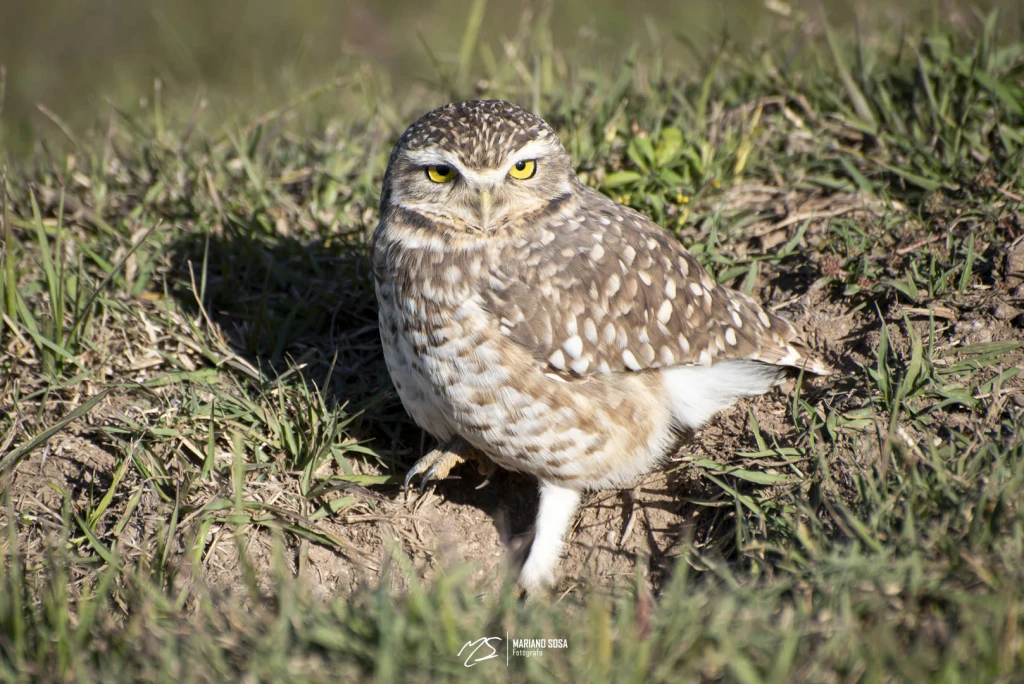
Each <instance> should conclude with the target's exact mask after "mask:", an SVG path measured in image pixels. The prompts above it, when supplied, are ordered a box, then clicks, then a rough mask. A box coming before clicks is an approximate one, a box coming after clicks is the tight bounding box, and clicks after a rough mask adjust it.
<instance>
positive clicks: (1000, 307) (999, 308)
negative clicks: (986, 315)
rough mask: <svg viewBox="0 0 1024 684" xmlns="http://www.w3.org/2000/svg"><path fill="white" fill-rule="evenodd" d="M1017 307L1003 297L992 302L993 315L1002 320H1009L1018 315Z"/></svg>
mask: <svg viewBox="0 0 1024 684" xmlns="http://www.w3.org/2000/svg"><path fill="white" fill-rule="evenodd" d="M1017 313H1018V312H1017V309H1015V308H1013V307H1012V306H1010V305H1009V304H1007V303H1006V302H1004V301H1003V300H1001V299H997V300H996V301H995V303H993V304H992V315H993V316H995V317H996V318H997V319H999V320H1000V321H1008V320H1010V319H1011V318H1013V317H1014V316H1016V315H1017Z"/></svg>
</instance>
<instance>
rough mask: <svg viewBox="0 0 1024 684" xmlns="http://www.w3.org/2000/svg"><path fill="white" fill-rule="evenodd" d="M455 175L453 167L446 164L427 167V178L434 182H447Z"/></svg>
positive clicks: (453, 178)
mask: <svg viewBox="0 0 1024 684" xmlns="http://www.w3.org/2000/svg"><path fill="white" fill-rule="evenodd" d="M457 175H458V173H457V172H456V171H455V169H453V168H452V167H450V166H448V165H447V164H435V165H432V166H428V167H427V178H429V179H430V180H432V181H434V182H435V183H447V182H448V181H450V180H455V176H457Z"/></svg>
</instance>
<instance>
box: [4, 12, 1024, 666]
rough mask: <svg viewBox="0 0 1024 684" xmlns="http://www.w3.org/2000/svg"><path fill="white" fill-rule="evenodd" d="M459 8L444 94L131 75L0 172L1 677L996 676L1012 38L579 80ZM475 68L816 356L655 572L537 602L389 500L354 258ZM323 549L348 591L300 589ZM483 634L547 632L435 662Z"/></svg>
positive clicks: (593, 175) (379, 387)
mask: <svg viewBox="0 0 1024 684" xmlns="http://www.w3.org/2000/svg"><path fill="white" fill-rule="evenodd" d="M469 25H470V29H469V30H467V32H466V34H465V37H464V39H463V40H462V41H457V42H456V43H455V45H456V46H457V48H456V47H453V50H456V49H457V50H458V53H459V55H460V58H459V59H458V60H456V61H455V62H453V63H452V64H450V65H448V66H444V65H441V66H439V67H438V69H439V70H440V72H439V77H438V79H437V80H438V82H439V83H442V84H443V85H442V86H439V87H436V88H434V87H424V88H423V89H422V90H417V91H415V92H411V93H409V92H395V91H394V90H393V88H392V87H391V86H390V85H389V83H388V81H387V79H386V78H385V77H384V76H383V75H382V74H380V73H378V72H375V71H373V70H363V71H358V72H353V73H351V74H348V75H346V76H344V77H343V78H341V79H339V80H337V81H332V82H330V83H327V84H325V85H324V86H323V87H321V88H316V89H313V90H311V91H308V92H305V93H303V94H301V95H300V96H297V97H296V99H295V100H294V101H292V102H287V103H284V104H281V105H279V106H277V107H275V108H274V109H273V110H271V111H269V112H265V113H264V112H260V113H257V114H255V115H252V116H238V117H237V118H236V119H234V120H233V121H232V122H231V123H228V124H226V125H222V123H221V122H219V121H214V120H213V117H212V116H211V115H210V114H209V112H207V111H205V110H204V109H203V108H202V107H201V106H199V105H197V106H196V107H195V108H192V107H191V103H184V104H183V103H180V102H165V101H164V100H163V99H162V98H161V97H159V93H154V95H153V97H152V98H151V104H150V105H149V106H148V107H147V108H146V109H145V110H139V111H116V112H115V113H114V115H113V117H112V118H111V119H110V120H109V122H106V123H105V124H104V125H103V126H101V127H100V128H99V129H98V130H97V131H96V132H94V133H85V134H76V133H75V132H73V131H72V130H71V129H70V128H69V129H67V137H68V140H66V141H65V142H64V143H62V144H61V145H48V146H44V145H42V144H40V145H38V146H37V148H36V151H35V153H34V154H33V155H31V156H30V157H27V158H25V159H23V160H19V161H13V160H8V161H7V164H6V166H5V169H4V184H5V187H6V190H5V192H3V193H2V194H3V197H4V204H3V208H2V215H3V227H2V232H0V235H2V236H3V246H4V247H3V251H2V256H0V311H2V314H3V316H2V319H0V320H2V325H0V487H2V488H3V493H2V495H0V503H2V505H3V508H4V513H3V521H4V524H3V525H2V528H3V539H2V541H0V556H2V559H0V565H2V568H3V571H2V573H0V677H2V678H4V679H7V680H15V679H19V678H37V679H62V680H64V679H68V680H76V679H79V680H92V679H97V680H110V679H118V678H119V679H141V680H161V681H162V680H182V679H186V680H193V679H195V680H200V681H213V680H224V679H229V680H235V679H242V678H254V679H260V680H273V681H277V680H291V679H295V680H309V679H315V680H324V679H327V678H331V679H342V680H349V679H356V678H364V677H366V676H373V677H374V678H375V679H377V680H379V681H392V680H396V679H411V680H416V681H419V680H423V681H428V680H429V681H434V680H444V679H459V680H461V679H464V678H466V677H470V678H472V677H477V678H479V679H488V680H490V679H492V678H493V677H494V676H495V672H497V673H498V674H497V676H498V677H507V678H509V679H512V680H517V681H518V680H538V681H551V680H578V681H602V680H608V681H621V680H637V681H640V680H644V681H647V680H650V681H694V680H709V681H710V680H723V679H724V680H727V681H742V682H761V681H765V682H789V681H891V680H908V681H924V680H933V681H943V682H959V681H964V682H969V681H1013V680H1015V679H1017V678H1019V674H1018V673H1019V672H1020V671H1021V670H1022V668H1024V650H1022V649H1024V641H1022V637H1021V634H1022V632H1024V615H1022V612H1024V570H1022V568H1024V505H1022V504H1024V501H1022V499H1021V496H1022V495H1021V491H1022V490H1024V414H1022V409H1021V402H1019V401H1018V400H1019V399H1020V398H1021V397H1022V392H1024V385H1022V383H1021V378H1020V376H1019V372H1020V370H1021V367H1022V366H1021V362H1022V355H1021V349H1022V348H1024V334H1022V332H1021V325H1020V320H1021V319H1019V318H1017V319H1013V318H1012V317H1010V318H1008V317H1006V316H1001V317H1000V316H996V315H995V314H994V313H993V312H994V311H995V307H996V305H997V304H999V303H1000V302H1002V303H1004V304H1006V305H1007V306H1010V307H1011V308H1013V307H1015V306H1016V307H1021V305H1022V299H1024V293H1021V292H1019V291H1017V290H1013V289H1012V285H1011V284H1009V283H1007V281H1006V279H1005V274H1004V273H1003V270H1004V265H1003V256H1004V254H1005V253H1006V250H1007V249H1008V245H1009V243H1010V242H1011V241H1012V240H1013V239H1014V238H1015V237H1017V236H1019V235H1020V234H1021V233H1022V231H1024V225H1022V223H1021V221H1022V219H1021V216H1022V214H1024V172H1022V171H1021V169H1022V168H1024V134H1022V131H1024V46H1022V45H1021V44H1019V43H1010V44H1006V43H1003V42H1000V40H999V39H998V35H997V34H998V28H999V19H998V17H997V16H996V15H991V16H989V17H988V18H984V17H983V18H981V20H979V21H977V22H975V23H973V24H971V25H970V26H969V27H968V28H967V29H964V28H963V27H960V28H958V29H952V28H950V29H946V28H943V27H937V28H933V29H930V30H929V31H927V32H923V33H916V34H911V35H904V36H902V38H901V39H899V40H897V39H894V38H891V37H889V36H888V34H884V33H880V34H879V35H878V36H877V37H876V36H874V35H871V36H868V37H866V38H864V39H863V40H862V41H861V42H853V41H852V39H851V36H850V35H848V34H847V33H845V32H842V31H839V30H833V29H830V28H828V27H827V26H824V27H822V29H821V32H820V33H819V34H817V35H811V36H809V37H808V36H805V35H799V36H798V35H797V34H795V33H794V34H793V41H792V45H797V47H795V48H793V47H790V45H789V44H788V43H787V41H786V40H781V41H778V40H776V41H775V43H774V44H773V45H770V46H763V45H759V44H753V45H751V46H746V47H742V48H741V47H738V46H735V45H730V44H725V45H724V46H722V47H721V48H719V49H717V50H716V51H713V52H712V53H710V54H708V55H706V59H705V65H704V67H703V68H702V70H701V71H699V72H696V73H695V72H692V71H690V72H684V71H683V70H681V69H678V68H675V67H673V63H672V62H670V61H663V60H661V59H659V57H658V55H657V54H652V53H650V52H645V51H642V50H638V51H634V52H633V53H631V54H630V55H628V56H626V57H624V58H623V60H622V61H621V62H620V63H619V64H618V66H617V67H616V68H615V69H612V70H598V69H590V68H587V67H586V66H573V64H575V63H576V62H575V61H574V60H573V59H572V53H571V52H566V51H562V50H558V49H556V48H555V47H553V46H552V45H551V44H547V43H541V42H540V41H536V40H533V39H532V38H531V37H530V36H529V35H525V34H524V35H520V36H519V37H518V38H516V39H515V40H518V41H519V42H518V43H517V42H512V43H510V49H509V50H508V51H507V52H502V51H498V50H499V48H498V47H497V46H493V45H490V44H488V43H486V42H483V41H478V39H477V36H476V34H475V31H476V28H474V21H469ZM798 37H799V42H797V38H798ZM538 43H539V44H538ZM475 44H478V45H479V47H478V52H477V54H478V55H479V56H480V61H481V63H482V64H483V65H484V67H483V70H482V72H481V73H474V70H473V69H471V68H469V67H467V66H466V64H467V60H468V57H466V56H465V55H466V54H473V53H474V48H473V46H474V45H475ZM467 46H468V47H467ZM527 55H530V57H527ZM481 77H483V78H485V79H486V85H485V86H483V90H482V92H481V90H480V88H481V85H480V82H479V79H480V78H481ZM474 95H485V96H501V97H507V98H511V99H515V100H517V101H520V102H522V103H524V104H527V105H536V106H537V108H538V109H539V110H540V112H541V113H542V114H543V115H544V116H545V118H547V119H548V120H549V121H550V122H551V123H552V124H553V125H554V126H555V127H556V128H557V130H558V131H559V133H560V135H561V136H562V139H563V141H564V142H565V145H566V147H567V149H568V150H569V152H570V154H571V155H572V156H573V159H574V160H575V161H576V163H577V169H578V171H579V173H580V175H581V177H582V178H583V179H584V180H585V182H588V183H590V184H592V185H594V186H596V187H598V188H600V189H602V190H603V191H605V192H607V193H608V194H611V195H612V196H615V197H617V198H619V199H620V201H623V202H626V203H628V204H631V205H632V206H634V207H635V208H637V209H639V210H641V211H644V212H646V213H648V214H650V215H651V216H653V217H655V218H656V219H657V220H659V221H660V222H661V223H662V224H663V225H665V226H667V227H669V228H670V229H671V230H672V231H673V232H675V233H677V234H678V235H679V237H680V239H681V240H682V241H683V242H684V243H685V244H687V245H689V246H690V247H691V249H692V251H693V252H694V253H695V254H696V255H697V257H698V258H699V259H700V260H701V261H702V262H703V263H704V264H705V265H706V266H707V267H708V268H709V269H710V270H711V271H712V272H713V273H714V275H715V276H716V277H717V278H718V279H719V281H721V282H726V283H729V284H730V285H732V286H735V287H739V288H742V289H744V290H746V291H748V292H751V291H756V292H758V294H759V296H761V297H762V298H764V299H766V300H769V301H771V302H772V303H773V304H774V305H777V306H776V308H783V309H785V310H786V311H787V312H788V313H790V314H791V315H795V316H801V317H803V318H804V319H805V320H806V321H808V322H809V325H811V327H812V330H813V332H814V335H815V338H814V339H813V340H812V341H813V342H815V344H816V346H817V347H818V348H819V350H820V351H821V352H822V353H823V354H824V356H825V357H826V359H827V360H828V362H829V363H831V364H832V365H833V366H835V368H836V370H837V373H836V375H835V377H834V378H832V379H830V380H829V381H828V382H827V383H824V384H819V385H816V386H805V387H804V388H803V391H802V392H800V393H795V394H790V395H782V396H781V397H780V396H776V397H774V398H773V399H771V400H770V401H771V402H775V403H776V404H778V405H783V406H784V408H785V415H784V416H783V418H782V419H781V427H780V426H779V425H778V424H776V425H774V426H772V427H768V426H765V425H762V424H761V422H762V421H759V419H758V417H757V416H758V414H757V413H756V412H755V411H753V410H751V411H750V412H749V414H747V416H746V431H745V433H744V434H743V435H736V436H734V439H733V441H731V442H729V445H730V447H729V451H728V452H725V453H713V452H709V451H707V450H702V449H701V448H700V447H699V446H698V447H687V448H686V450H684V452H683V453H682V455H681V457H680V458H679V459H677V460H676V461H675V462H674V464H673V465H672V466H671V467H672V468H673V469H675V470H677V471H678V473H679V474H680V475H682V476H690V475H696V476H697V477H698V479H699V480H700V481H701V482H702V483H704V485H705V487H706V489H705V490H704V494H703V495H701V496H696V495H695V496H693V497H691V498H690V499H688V500H687V503H686V505H687V506H692V507H693V509H694V510H697V511H701V512H702V516H699V517H698V519H697V522H696V523H695V524H694V525H693V527H692V528H689V529H687V530H684V531H683V532H681V533H680V537H681V541H680V543H679V545H678V547H677V549H676V555H675V556H674V557H672V558H671V559H669V564H670V565H671V567H672V570H671V571H670V572H668V573H667V575H666V576H665V577H662V578H655V579H654V580H653V581H648V580H646V579H639V576H640V573H639V572H638V580H637V581H636V582H634V583H632V584H630V585H628V586H626V587H623V586H621V585H620V586H619V587H618V588H616V589H615V590H614V591H609V590H608V588H607V587H602V586H586V585H580V584H573V585H570V586H569V588H568V589H567V591H566V592H564V593H563V594H562V595H561V596H560V597H559V600H557V601H550V602H549V601H543V600H542V601H536V602H530V603H523V602H520V601H518V600H517V599H516V597H515V595H514V592H513V588H512V587H511V585H509V584H508V583H507V582H506V583H504V584H503V585H502V588H500V589H496V588H494V586H493V585H492V586H491V587H490V588H486V587H485V588H481V586H480V584H479V582H478V580H477V579H476V578H475V575H474V574H473V568H472V567H471V565H470V564H454V565H452V566H450V567H449V566H448V565H444V564H443V563H441V561H437V563H438V564H439V565H443V567H444V570H443V571H442V572H439V573H437V574H436V576H435V577H433V578H432V579H429V580H424V579H423V578H422V577H421V574H422V573H421V570H422V567H420V566H421V565H422V564H423V563H424V562H425V561H424V553H423V552H422V550H421V549H418V547H416V546H415V544H412V543H411V542H410V536H409V535H411V534H412V533H411V532H409V531H408V530H405V529H404V528H402V525H403V523H402V520H403V519H404V518H407V517H408V516H409V515H410V513H409V511H408V510H407V509H404V508H402V507H401V506H399V505H398V504H396V503H394V500H395V498H396V497H397V496H398V489H397V486H396V485H397V483H398V482H400V474H401V473H402V472H403V470H404V468H406V467H407V466H408V465H409V464H410V463H411V461H412V460H413V459H414V457H415V455H416V454H418V453H419V447H420V432H419V431H418V430H417V429H415V427H414V426H413V425H412V423H411V422H410V420H409V419H408V418H407V417H406V416H405V414H404V412H403V410H402V408H401V405H400V404H399V403H398V402H397V400H396V398H395V397H394V395H393V393H391V391H390V384H389V381H388V378H387V374H386V370H385V369H384V367H383V363H382V362H381V356H380V349H379V341H378V337H377V330H376V305H375V301H374V298H373V294H372V280H371V276H370V272H369V267H368V263H367V255H366V248H367V241H368V236H369V234H370V232H371V231H372V229H373V227H374V225H375V222H376V219H377V217H376V203H377V199H378V193H379V188H380V182H381V175H382V173H383V170H384V167H385V164H386V161H387V155H388V153H389V151H390V147H391V145H392V144H393V142H394V140H395V139H396V137H397V136H398V135H399V134H400V133H401V131H402V130H403V129H404V127H405V125H407V124H408V123H409V122H410V121H411V120H412V119H413V118H414V117H415V116H416V115H417V114H418V113H421V112H422V111H424V110H426V109H428V108H429V107H431V106H433V105H435V104H437V103H439V102H442V101H446V100H448V99H456V98H462V97H469V96H474ZM324 97H329V98H332V100H333V101H334V102H335V103H336V105H337V106H336V111H335V113H334V114H333V115H331V116H329V117H324V116H322V115H321V114H320V113H318V110H317V109H316V108H314V107H312V105H311V104H310V102H311V101H312V100H314V99H316V98H324ZM793 302H796V303H795V304H794V303H793ZM801 302H803V304H801ZM787 303H788V305H787ZM787 306H788V308H787ZM801 307H803V308H801ZM840 328H841V329H840ZM805 384H806V383H805ZM396 511H399V512H400V514H396ZM367 520H371V521H373V522H374V524H380V525H384V526H388V525H393V526H394V530H396V531H394V534H393V535H391V536H392V537H394V538H395V539H396V541H395V542H394V544H392V546H391V547H390V548H385V549H381V548H377V547H372V546H370V545H367V544H365V543H363V542H362V541H361V537H360V536H359V535H358V534H356V533H355V532H352V530H356V529H357V526H358V525H360V524H364V523H365V521H367ZM385 536H386V535H385ZM260 539H262V540H264V542H265V545H264V546H263V547H259V544H258V543H257V541H254V540H260ZM261 548H262V551H261V550H260V549H261ZM316 549H321V550H322V549H326V550H327V551H329V552H330V554H331V557H332V558H333V557H336V558H338V559H341V562H342V563H344V564H347V566H349V567H351V568H356V569H361V570H364V571H365V573H366V574H365V575H363V577H366V578H370V579H365V580H364V581H363V583H362V584H359V588H357V589H355V590H346V589H344V588H339V589H338V591H337V595H336V596H326V597H324V596H323V595H319V594H317V595H315V592H314V591H313V590H312V589H311V587H310V585H311V582H310V578H311V577H312V574H314V573H315V572H316V571H317V569H318V568H319V567H322V566H319V565H318V563H320V561H318V560H316V559H315V558H314V557H313V554H314V551H315V550H316ZM410 554H411V555H413V556H414V558H413V559H410V557H409V556H410ZM231 558H234V559H236V560H238V561H239V564H238V569H237V572H234V573H233V574H232V573H227V572H224V565H225V563H226V561H225V559H231ZM426 558H427V559H434V556H433V554H432V553H426ZM637 562H638V564H639V565H642V564H643V563H644V559H642V558H641V559H638V560H637ZM495 572H496V573H497V572H500V571H495ZM506 633H507V634H509V635H511V636H513V637H518V638H539V637H543V638H565V639H567V640H568V641H569V648H567V649H565V650H551V651H548V652H546V653H544V655H543V656H541V657H538V658H512V659H511V661H510V665H509V667H508V669H507V670H506V666H505V663H503V662H500V661H499V659H496V660H493V661H485V662H481V663H478V664H477V665H476V666H474V667H473V668H470V669H466V668H465V667H464V666H463V664H462V659H460V658H458V657H457V655H456V654H457V653H458V651H459V649H460V648H461V647H462V645H463V644H464V643H465V642H467V641H471V640H474V639H478V638H480V637H482V636H489V635H502V636H504V635H505V634H506Z"/></svg>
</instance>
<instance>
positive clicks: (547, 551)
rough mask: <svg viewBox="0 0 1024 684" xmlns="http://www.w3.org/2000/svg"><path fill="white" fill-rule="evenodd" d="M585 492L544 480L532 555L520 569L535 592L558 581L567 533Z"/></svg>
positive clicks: (521, 577) (524, 582)
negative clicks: (556, 579)
mask: <svg viewBox="0 0 1024 684" xmlns="http://www.w3.org/2000/svg"><path fill="white" fill-rule="evenodd" d="M580 496H581V493H580V491H579V490H576V489H569V488H568V487H561V486H559V485H556V484H553V483H551V482H543V481H542V482H541V483H540V506H539V508H538V510H537V524H536V525H535V530H536V532H535V534H534V537H533V545H532V546H531V547H530V555H529V556H527V558H526V562H525V563H523V569H522V570H521V571H520V572H519V584H520V585H521V586H522V587H523V589H525V590H526V592H527V593H533V592H535V591H537V590H539V589H542V588H544V587H550V586H552V585H553V584H554V583H555V574H556V573H555V571H556V569H557V568H558V560H559V558H561V556H562V549H563V548H564V547H565V533H566V532H568V530H569V523H571V522H572V518H573V515H574V514H575V513H576V508H577V507H578V506H579V503H580Z"/></svg>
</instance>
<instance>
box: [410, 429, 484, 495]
mask: <svg viewBox="0 0 1024 684" xmlns="http://www.w3.org/2000/svg"><path fill="white" fill-rule="evenodd" d="M469 459H472V460H474V461H476V462H477V470H479V471H480V474H481V475H484V476H485V477H487V478H488V481H489V480H490V476H491V475H493V474H494V471H495V466H494V462H493V461H491V460H490V459H489V458H487V457H486V456H484V455H483V454H482V453H480V452H479V451H477V450H476V449H474V448H473V447H471V446H470V445H468V444H466V442H464V441H463V440H462V439H459V438H456V439H453V440H451V441H448V442H446V443H444V444H442V445H441V446H439V447H437V448H436V449H432V450H431V451H430V453H428V454H427V455H426V456H424V457H423V458H421V459H420V460H418V461H416V463H415V464H414V465H413V467H412V468H410V469H409V472H407V473H406V474H405V489H406V491H408V490H409V483H410V482H411V481H412V478H414V477H415V476H417V475H422V479H421V480H420V493H422V492H423V491H424V490H425V489H426V488H427V484H428V483H429V482H430V481H431V480H443V479H444V478H446V477H448V473H449V472H451V469H452V468H454V467H455V466H457V465H459V464H461V463H465V462H466V461H467V460H469ZM485 484H486V482H485Z"/></svg>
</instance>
